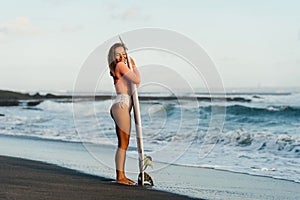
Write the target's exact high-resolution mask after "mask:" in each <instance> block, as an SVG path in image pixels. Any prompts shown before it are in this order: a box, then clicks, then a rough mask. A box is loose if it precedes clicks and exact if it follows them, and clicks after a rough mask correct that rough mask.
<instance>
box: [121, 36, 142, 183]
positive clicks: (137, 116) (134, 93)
mask: <svg viewBox="0 0 300 200" xmlns="http://www.w3.org/2000/svg"><path fill="white" fill-rule="evenodd" d="M119 39H120V41H121V43H122V44H123V45H124V47H125V48H124V50H125V53H126V55H127V56H126V59H127V65H128V66H129V68H130V70H132V71H133V68H132V65H131V62H130V55H129V54H128V51H127V49H126V46H125V43H124V42H123V41H122V39H121V37H120V36H119ZM131 91H132V99H133V113H134V121H135V129H136V142H137V148H138V154H139V171H140V174H139V177H140V179H141V180H140V181H138V182H139V184H141V185H142V186H144V179H145V177H144V144H143V131H142V120H141V113H140V103H139V96H138V91H137V87H136V84H134V83H131Z"/></svg>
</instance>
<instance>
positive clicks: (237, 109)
mask: <svg viewBox="0 0 300 200" xmlns="http://www.w3.org/2000/svg"><path fill="white" fill-rule="evenodd" d="M226 113H227V114H233V115H273V114H276V115H286V116H289V117H292V116H293V117H299V116H300V107H292V106H267V107H249V106H244V105H231V106H227V107H226Z"/></svg>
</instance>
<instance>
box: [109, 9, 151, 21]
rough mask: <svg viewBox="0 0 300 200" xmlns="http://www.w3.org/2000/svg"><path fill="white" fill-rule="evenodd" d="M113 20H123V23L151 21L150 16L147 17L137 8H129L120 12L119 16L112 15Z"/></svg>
mask: <svg viewBox="0 0 300 200" xmlns="http://www.w3.org/2000/svg"><path fill="white" fill-rule="evenodd" d="M110 16H111V18H112V19H114V20H122V21H137V20H141V21H145V22H146V21H149V19H150V15H145V14H143V13H142V12H141V11H140V9H137V8H133V7H131V8H127V9H125V10H123V11H121V12H119V13H118V14H115V13H113V14H111V15H110Z"/></svg>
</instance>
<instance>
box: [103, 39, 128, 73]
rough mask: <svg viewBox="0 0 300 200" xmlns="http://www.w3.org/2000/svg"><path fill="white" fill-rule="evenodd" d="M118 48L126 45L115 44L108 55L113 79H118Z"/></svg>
mask: <svg viewBox="0 0 300 200" xmlns="http://www.w3.org/2000/svg"><path fill="white" fill-rule="evenodd" d="M118 47H123V48H124V49H125V47H124V45H123V44H122V43H115V44H114V45H112V46H111V47H110V49H109V52H108V55H107V62H108V66H109V73H110V75H111V76H112V77H113V78H117V77H116V72H115V70H116V65H117V63H118V61H117V60H116V52H115V49H116V48H118Z"/></svg>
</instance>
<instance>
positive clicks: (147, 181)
mask: <svg viewBox="0 0 300 200" xmlns="http://www.w3.org/2000/svg"><path fill="white" fill-rule="evenodd" d="M138 184H139V185H142V173H140V174H139V177H138ZM147 185H149V186H154V182H153V179H152V178H151V176H150V175H149V174H147V173H146V172H144V186H147Z"/></svg>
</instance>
